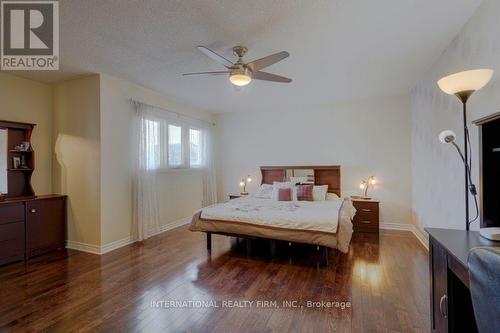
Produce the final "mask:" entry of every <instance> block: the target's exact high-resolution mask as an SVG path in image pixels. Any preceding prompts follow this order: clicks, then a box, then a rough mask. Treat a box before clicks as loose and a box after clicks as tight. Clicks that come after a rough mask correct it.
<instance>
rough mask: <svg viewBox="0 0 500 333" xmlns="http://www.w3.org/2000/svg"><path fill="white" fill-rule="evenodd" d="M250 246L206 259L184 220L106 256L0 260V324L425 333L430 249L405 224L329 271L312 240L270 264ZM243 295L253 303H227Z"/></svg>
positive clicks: (199, 238) (223, 249) (280, 251)
mask: <svg viewBox="0 0 500 333" xmlns="http://www.w3.org/2000/svg"><path fill="white" fill-rule="evenodd" d="M243 243H244V242H240V244H239V245H237V244H236V240H235V239H230V238H228V237H224V236H213V250H212V254H211V256H207V252H206V250H205V238H204V235H203V234H200V233H192V232H189V231H188V230H187V228H186V227H181V228H178V229H175V230H173V231H170V232H166V233H164V234H161V235H158V236H155V237H153V238H151V239H149V240H147V241H145V242H143V243H142V244H133V245H130V246H127V247H124V248H121V249H118V250H116V251H113V252H111V253H108V254H106V255H103V256H96V255H92V254H86V253H82V252H77V251H70V250H68V251H59V252H56V253H52V254H48V255H44V256H40V257H37V258H35V259H33V260H31V261H29V262H28V263H27V264H23V263H16V264H11V265H8V266H4V267H0V331H42V330H43V331H47V332H71V331H82V332H88V331H92V332H96V331H97V332H160V331H161V332H428V331H429V325H430V324H429V304H428V303H429V301H428V298H429V288H428V286H429V281H428V279H429V276H428V264H427V252H426V251H425V249H424V248H423V247H422V246H421V245H420V244H419V243H418V241H417V240H416V239H415V238H414V237H413V236H412V235H411V234H410V233H409V232H400V231H381V234H380V237H376V236H375V235H369V234H366V235H363V234H355V235H354V238H353V242H352V244H351V249H350V252H349V253H348V254H341V253H339V252H337V251H331V253H330V257H329V260H330V264H329V267H328V268H325V267H321V266H319V261H320V260H321V256H320V254H318V252H317V251H316V248H315V247H305V246H297V245H293V246H292V247H289V246H288V244H287V243H284V244H280V246H278V248H277V250H276V253H277V256H276V258H275V259H274V260H271V259H270V258H269V250H268V246H267V244H266V243H261V242H252V244H251V245H252V251H251V253H250V255H247V254H246V252H245V244H243ZM161 301H165V302H161ZM173 301H177V304H174V303H172V302H173ZM194 301H203V302H197V303H196V302H194ZM229 301H240V303H233V304H230V303H228V302H229ZM241 301H252V302H253V303H252V304H251V306H250V303H247V305H248V306H247V307H230V306H233V305H236V304H238V305H240V306H243V305H244V303H243V302H241ZM265 301H270V302H271V303H265ZM284 301H289V303H287V304H283V302H284ZM308 301H309V302H321V301H323V302H328V301H330V302H331V303H330V304H329V305H330V306H332V307H328V303H323V304H321V303H316V304H315V305H317V306H320V307H310V306H308V305H311V304H310V303H309V304H308ZM224 302H226V303H224ZM273 302H276V303H273ZM293 302H296V303H293ZM334 302H338V304H337V303H334ZM348 303H350V304H348ZM175 305H177V306H186V307H184V308H178V307H174V306H175ZM211 305H216V306H218V307H210V306H211ZM284 305H285V306H284ZM286 305H288V306H286ZM349 305H350V306H349Z"/></svg>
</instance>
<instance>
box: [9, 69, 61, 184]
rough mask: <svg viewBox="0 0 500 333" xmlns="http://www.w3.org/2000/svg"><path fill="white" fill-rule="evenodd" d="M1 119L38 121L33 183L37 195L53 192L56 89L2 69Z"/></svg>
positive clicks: (35, 136)
mask: <svg viewBox="0 0 500 333" xmlns="http://www.w3.org/2000/svg"><path fill="white" fill-rule="evenodd" d="M0 101H1V105H0V119H2V120H9V121H20V122H26V123H35V124H36V127H35V130H34V131H33V135H32V137H31V143H32V144H33V149H35V151H36V154H35V171H34V173H33V177H32V179H31V180H32V181H31V183H32V185H33V189H34V190H35V193H36V194H50V193H51V192H52V171H51V169H52V154H53V147H52V88H51V86H50V85H47V84H43V83H39V82H35V81H31V80H27V79H23V78H20V77H17V76H13V75H9V74H5V73H2V72H0Z"/></svg>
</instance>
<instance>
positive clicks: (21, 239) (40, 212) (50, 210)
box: [0, 195, 66, 265]
mask: <svg viewBox="0 0 500 333" xmlns="http://www.w3.org/2000/svg"><path fill="white" fill-rule="evenodd" d="M65 229H66V196H61V195H49V196H39V197H31V198H26V199H21V198H18V199H8V200H6V201H2V202H0V265H3V264H7V263H10V262H14V261H18V260H23V259H27V258H31V257H33V256H36V255H39V254H42V253H46V252H49V251H52V250H56V249H59V248H64V245H65V244H64V243H65V238H66V237H65V234H66V232H65Z"/></svg>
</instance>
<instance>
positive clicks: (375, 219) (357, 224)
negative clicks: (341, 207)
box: [352, 200, 379, 233]
mask: <svg viewBox="0 0 500 333" xmlns="http://www.w3.org/2000/svg"><path fill="white" fill-rule="evenodd" d="M352 203H353V205H354V208H356V215H354V219H353V221H352V222H353V227H354V231H358V232H375V233H378V231H379V202H378V201H374V200H353V201H352Z"/></svg>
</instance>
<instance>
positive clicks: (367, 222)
mask: <svg viewBox="0 0 500 333" xmlns="http://www.w3.org/2000/svg"><path fill="white" fill-rule="evenodd" d="M361 223H364V224H370V223H372V221H361Z"/></svg>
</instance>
